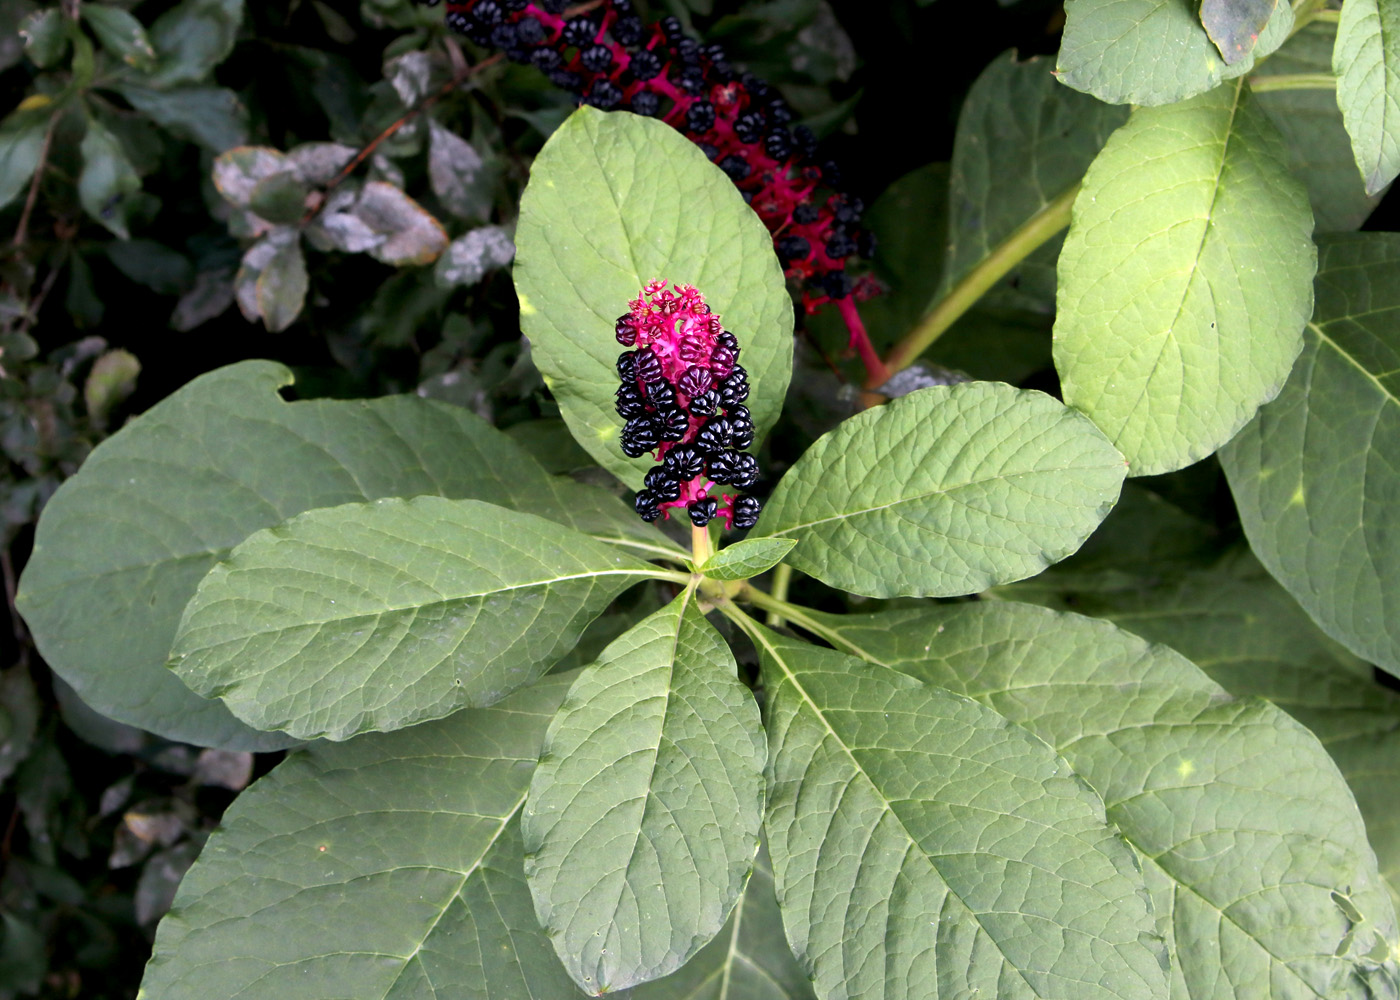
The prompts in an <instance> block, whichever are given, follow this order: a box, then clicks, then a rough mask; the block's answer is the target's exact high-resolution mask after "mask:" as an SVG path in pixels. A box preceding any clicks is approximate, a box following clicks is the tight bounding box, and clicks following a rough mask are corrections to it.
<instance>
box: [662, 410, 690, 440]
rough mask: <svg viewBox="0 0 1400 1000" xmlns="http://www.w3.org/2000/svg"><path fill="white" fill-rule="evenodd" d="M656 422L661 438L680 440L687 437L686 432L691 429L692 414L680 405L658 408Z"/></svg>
mask: <svg viewBox="0 0 1400 1000" xmlns="http://www.w3.org/2000/svg"><path fill="white" fill-rule="evenodd" d="M656 424H657V430H658V431H659V432H660V434H661V440H663V441H679V440H680V439H681V438H683V437H685V432H686V431H688V430H690V414H688V413H686V412H685V411H684V410H682V409H681V408H680V407H678V406H671V407H667V408H666V409H658V411H657V415H656Z"/></svg>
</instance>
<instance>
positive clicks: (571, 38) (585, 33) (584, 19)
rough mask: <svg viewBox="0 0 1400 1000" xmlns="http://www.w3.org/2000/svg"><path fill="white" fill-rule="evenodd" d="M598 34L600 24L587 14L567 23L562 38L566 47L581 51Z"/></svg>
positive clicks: (485, 0) (573, 18)
mask: <svg viewBox="0 0 1400 1000" xmlns="http://www.w3.org/2000/svg"><path fill="white" fill-rule="evenodd" d="M484 2H489V0H484ZM597 34H598V22H597V21H595V20H593V18H591V17H589V16H588V15H586V14H585V15H581V16H579V17H572V18H570V19H569V20H567V21H565V22H564V34H563V35H562V36H561V38H562V39H563V42H564V44H565V45H573V46H577V47H578V48H580V49H581V48H584V47H586V46H588V45H591V44H593V39H594V37H595V36H596V35H597Z"/></svg>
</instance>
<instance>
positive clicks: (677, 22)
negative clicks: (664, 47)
mask: <svg viewBox="0 0 1400 1000" xmlns="http://www.w3.org/2000/svg"><path fill="white" fill-rule="evenodd" d="M656 26H657V27H658V28H660V29H661V33H662V34H663V35H665V36H666V40H667V41H668V42H671V43H672V44H674V43H675V42H676V41H677V40H678V39H681V38H684V37H685V28H684V26H682V25H681V19H680V18H678V17H675V16H674V15H673V16H671V17H663V18H662V19H661V20H660V21H658V22H657V25H656Z"/></svg>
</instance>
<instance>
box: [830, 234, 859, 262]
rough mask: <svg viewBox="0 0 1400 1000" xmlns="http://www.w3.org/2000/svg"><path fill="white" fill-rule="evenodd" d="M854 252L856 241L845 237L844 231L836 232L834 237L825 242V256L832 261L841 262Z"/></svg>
mask: <svg viewBox="0 0 1400 1000" xmlns="http://www.w3.org/2000/svg"><path fill="white" fill-rule="evenodd" d="M855 252H856V241H855V240H853V239H851V238H850V237H849V236H847V235H846V232H845V230H842V229H838V230H836V233H835V235H833V236H832V237H831V239H829V240H827V241H826V255H827V256H828V257H830V258H831V259H832V260H841V259H842V258H843V257H849V256H850V255H851V254H853V253H855Z"/></svg>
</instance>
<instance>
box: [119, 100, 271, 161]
mask: <svg viewBox="0 0 1400 1000" xmlns="http://www.w3.org/2000/svg"><path fill="white" fill-rule="evenodd" d="M118 92H119V93H120V94H121V95H122V96H123V97H125V98H126V99H127V100H128V101H129V102H131V106H132V107H133V108H135V109H136V110H137V111H139V112H141V113H142V114H143V115H147V116H148V117H150V119H151V120H152V121H154V122H155V123H156V124H158V125H161V126H163V127H165V128H168V129H170V130H171V131H172V132H174V133H175V134H176V135H178V136H181V137H183V138H188V139H191V140H193V141H194V142H197V143H199V144H200V145H201V146H203V147H204V148H205V149H208V150H210V151H212V152H215V153H222V152H224V151H225V150H227V149H231V148H233V147H235V146H240V145H242V144H243V143H245V142H247V141H248V110H247V109H246V108H244V107H243V105H242V104H240V103H239V101H238V96H237V95H236V94H235V93H234V92H233V91H231V90H226V89H225V88H223V87H176V88H174V89H173V90H150V89H148V88H146V87H137V86H124V87H119V88H118Z"/></svg>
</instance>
